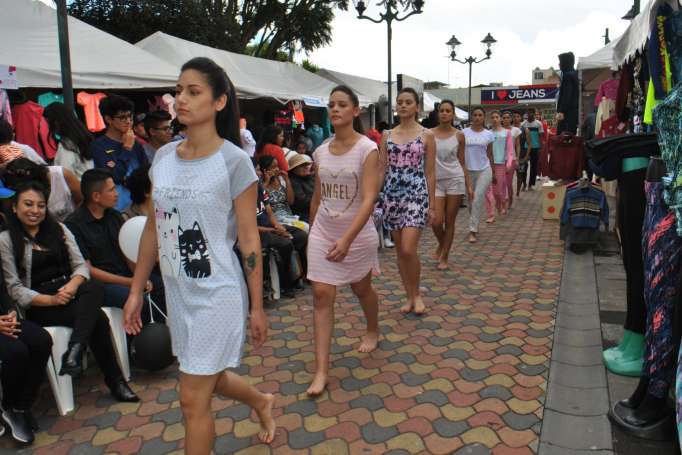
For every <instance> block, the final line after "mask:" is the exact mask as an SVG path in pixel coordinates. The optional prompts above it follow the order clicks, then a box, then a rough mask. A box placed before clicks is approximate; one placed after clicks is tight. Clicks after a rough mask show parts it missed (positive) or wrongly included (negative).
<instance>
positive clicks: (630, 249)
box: [618, 169, 646, 334]
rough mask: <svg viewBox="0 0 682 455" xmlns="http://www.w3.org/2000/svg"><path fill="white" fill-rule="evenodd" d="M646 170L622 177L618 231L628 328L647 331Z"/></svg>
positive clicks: (636, 331)
mask: <svg viewBox="0 0 682 455" xmlns="http://www.w3.org/2000/svg"><path fill="white" fill-rule="evenodd" d="M645 177H646V169H640V170H637V171H632V172H625V173H623V174H622V175H621V177H620V178H619V179H618V230H619V231H620V240H621V245H622V247H623V265H624V266H625V280H626V289H627V316H626V318H625V329H626V330H630V331H632V332H635V333H639V334H644V328H645V326H646V308H645V305H644V263H643V262H642V226H643V224H644V210H645V206H646V198H645V196H644V179H645Z"/></svg>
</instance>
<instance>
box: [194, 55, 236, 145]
mask: <svg viewBox="0 0 682 455" xmlns="http://www.w3.org/2000/svg"><path fill="white" fill-rule="evenodd" d="M187 70H195V71H198V72H200V73H201V74H203V75H204V77H205V78H206V82H207V83H208V85H209V86H210V87H211V90H212V91H213V99H218V98H220V97H221V96H222V95H226V96H227V104H226V105H225V107H224V108H223V110H221V111H218V113H217V115H216V117H215V128H216V131H217V132H218V136H220V137H222V138H223V139H226V140H228V141H230V142H232V143H233V144H234V145H236V146H237V147H241V146H242V141H241V138H240V134H239V103H238V102H237V93H236V92H235V90H234V85H232V81H231V80H230V78H229V77H228V76H227V73H226V72H225V70H224V69H222V68H221V67H220V66H218V64H217V63H216V62H214V61H213V60H211V59H210V58H207V57H195V58H193V59H192V60H190V61H188V62H187V63H185V64H184V65H182V68H181V71H187Z"/></svg>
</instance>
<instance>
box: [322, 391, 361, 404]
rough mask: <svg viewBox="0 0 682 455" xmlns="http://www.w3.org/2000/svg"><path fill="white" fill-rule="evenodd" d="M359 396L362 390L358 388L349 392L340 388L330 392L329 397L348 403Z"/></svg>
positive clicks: (338, 401) (337, 401)
mask: <svg viewBox="0 0 682 455" xmlns="http://www.w3.org/2000/svg"><path fill="white" fill-rule="evenodd" d="M359 396H360V392H359V391H358V390H353V391H351V392H347V391H345V390H343V389H340V388H339V389H336V390H332V391H330V392H329V397H330V398H331V400H332V401H335V402H336V403H339V404H343V403H348V402H349V401H352V400H354V399H356V398H357V397H359Z"/></svg>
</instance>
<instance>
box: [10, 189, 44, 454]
mask: <svg viewBox="0 0 682 455" xmlns="http://www.w3.org/2000/svg"><path fill="white" fill-rule="evenodd" d="M12 196H14V191H12V190H10V189H8V188H5V187H4V185H2V182H0V199H3V200H4V199H8V198H11V197H12ZM3 224H4V221H3ZM2 228H3V229H4V226H2ZM0 273H2V269H0ZM51 350H52V338H50V334H49V333H47V331H46V330H45V329H43V328H42V327H40V326H39V325H38V324H36V323H35V322H32V321H28V320H25V319H21V318H19V316H18V315H17V312H16V309H15V308H14V304H13V303H12V302H11V299H10V298H9V296H8V295H7V290H6V289H5V285H4V280H2V282H1V283H0V383H1V385H2V421H3V423H4V424H5V426H6V427H7V428H8V429H9V431H10V433H11V435H12V438H13V439H14V440H15V441H17V442H20V443H23V444H31V443H32V442H33V440H34V438H35V435H34V431H37V430H38V424H37V421H36V419H35V418H34V417H33V414H32V412H31V407H32V406H33V403H34V402H35V400H36V398H37V396H38V391H39V389H40V385H41V384H42V383H43V381H44V380H45V366H46V365H47V361H48V359H49V358H50V353H51ZM4 432H5V427H3V426H1V425H0V436H2V434H3V433H4Z"/></svg>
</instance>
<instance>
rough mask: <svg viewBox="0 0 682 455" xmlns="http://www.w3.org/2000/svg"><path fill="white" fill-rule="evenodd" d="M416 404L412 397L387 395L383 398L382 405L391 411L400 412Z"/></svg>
mask: <svg viewBox="0 0 682 455" xmlns="http://www.w3.org/2000/svg"><path fill="white" fill-rule="evenodd" d="M416 404H417V403H416V401H415V400H414V399H412V398H406V399H400V398H398V397H394V396H387V397H386V398H385V399H384V406H385V407H386V409H388V410H389V411H391V412H402V411H405V410H407V409H410V408H412V407H414V406H415V405H416Z"/></svg>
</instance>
